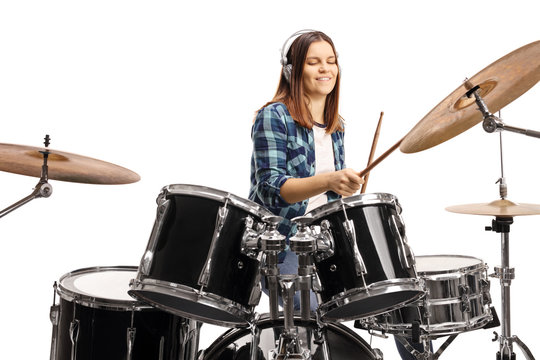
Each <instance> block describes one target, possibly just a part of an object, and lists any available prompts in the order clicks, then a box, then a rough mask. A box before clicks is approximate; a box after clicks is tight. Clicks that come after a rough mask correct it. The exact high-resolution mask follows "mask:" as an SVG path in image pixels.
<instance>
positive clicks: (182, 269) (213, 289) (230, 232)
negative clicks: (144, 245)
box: [148, 194, 260, 307]
mask: <svg viewBox="0 0 540 360" xmlns="http://www.w3.org/2000/svg"><path fill="white" fill-rule="evenodd" d="M167 199H168V200H170V201H171V204H170V206H169V209H168V212H167V214H166V217H165V219H164V223H163V228H162V231H161V234H160V236H159V239H158V242H157V247H156V249H155V252H154V258H153V261H152V266H151V267H150V272H149V273H148V277H149V278H153V279H159V280H162V281H166V282H171V283H175V284H181V285H184V286H188V287H190V288H193V289H201V285H199V283H198V280H199V275H200V274H201V272H202V270H203V267H204V265H205V262H206V259H207V256H208V253H209V250H210V245H211V242H212V237H213V234H214V229H215V225H216V224H215V223H216V217H217V213H218V210H219V207H220V206H223V205H224V204H223V202H221V201H216V200H213V199H207V198H203V197H197V196H192V195H185V194H173V195H169V196H168V197H167ZM227 208H228V214H227V218H226V220H225V224H224V225H223V229H222V230H221V232H220V236H219V239H218V241H217V244H216V245H217V248H216V253H217V254H218V255H219V256H217V257H215V258H214V259H212V273H211V276H210V278H209V282H208V285H206V286H205V287H204V291H206V292H208V293H211V294H215V295H219V296H221V297H223V298H226V299H229V300H232V301H234V302H236V303H238V304H242V305H244V306H246V307H248V306H249V303H248V301H249V297H250V295H251V291H252V289H253V287H254V286H255V285H256V281H257V279H258V278H257V273H258V271H259V262H258V261H257V260H256V259H253V258H250V257H248V256H247V255H245V254H242V253H241V251H240V240H241V239H242V234H243V232H244V229H245V225H244V220H245V219H246V217H248V216H250V215H251V214H249V213H248V212H246V211H244V210H243V209H240V208H238V207H236V206H234V205H230V204H229V205H228V206H227ZM251 216H253V215H251ZM258 220H259V221H260V219H258Z"/></svg>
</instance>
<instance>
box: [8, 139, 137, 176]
mask: <svg viewBox="0 0 540 360" xmlns="http://www.w3.org/2000/svg"><path fill="white" fill-rule="evenodd" d="M42 151H48V152H49V156H48V160H47V165H48V178H49V179H54V180H61V181H70V182H77V183H86V184H130V183H134V182H137V181H139V180H140V176H139V175H137V174H136V173H134V172H133V171H131V170H128V169H126V168H123V167H121V166H118V165H115V164H111V163H108V162H105V161H101V160H97V159H92V158H89V157H86V156H81V155H76V154H71V153H68V152H63V151H57V150H52V149H45V148H38V147H31V146H25V145H14V144H2V143H0V170H1V171H7V172H10V173H15V174H21V175H27V176H33V177H37V178H39V177H41V167H42V165H43V154H42V153H41V152H42Z"/></svg>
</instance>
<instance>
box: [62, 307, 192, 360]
mask: <svg viewBox="0 0 540 360" xmlns="http://www.w3.org/2000/svg"><path fill="white" fill-rule="evenodd" d="M73 312H75V319H77V320H79V335H78V341H77V350H76V359H77V360H118V359H125V358H126V356H127V330H128V328H129V327H131V317H132V312H131V311H127V310H112V309H103V308H93V307H89V306H85V305H81V304H77V303H75V302H73V301H67V300H65V299H61V300H60V318H59V324H58V338H57V339H58V340H57V345H56V352H57V357H56V359H57V360H70V359H71V348H72V345H71V340H70V333H69V329H70V324H71V322H72V321H73V320H74V317H73ZM133 319H134V322H133V327H134V328H135V329H136V335H135V341H134V348H133V355H132V356H133V360H137V359H138V360H147V359H157V358H158V357H159V354H160V351H161V352H163V354H164V357H163V359H170V360H172V359H178V358H179V356H180V354H181V353H182V344H181V343H180V338H181V337H180V334H181V331H182V326H183V323H184V322H185V321H186V320H185V319H182V318H181V317H178V316H175V315H172V314H169V313H166V312H163V311H160V310H157V309H153V308H149V307H148V308H144V309H139V310H136V311H135V312H134V314H133Z"/></svg>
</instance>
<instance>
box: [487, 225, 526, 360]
mask: <svg viewBox="0 0 540 360" xmlns="http://www.w3.org/2000/svg"><path fill="white" fill-rule="evenodd" d="M512 223H513V218H512V217H508V218H503V217H496V218H495V220H493V222H492V226H490V227H486V230H488V231H495V232H497V233H500V234H501V266H500V267H495V274H493V275H492V276H493V277H496V278H499V279H500V283H501V308H502V316H501V335H500V336H499V335H496V337H495V340H494V341H497V339H498V340H499V352H498V353H497V360H514V359H515V358H516V354H515V353H514V348H513V344H514V343H516V344H517V345H518V346H519V347H520V348H521V350H522V351H523V354H524V355H525V358H526V359H527V360H534V356H533V355H532V353H531V351H530V350H529V348H528V347H527V346H526V345H525V344H524V343H523V342H522V341H521V340H520V339H519V338H518V337H517V336H512V328H511V312H510V309H511V306H510V304H511V302H510V286H511V284H512V280H514V279H515V272H514V269H513V268H511V267H510V236H509V233H510V225H511V224H512Z"/></svg>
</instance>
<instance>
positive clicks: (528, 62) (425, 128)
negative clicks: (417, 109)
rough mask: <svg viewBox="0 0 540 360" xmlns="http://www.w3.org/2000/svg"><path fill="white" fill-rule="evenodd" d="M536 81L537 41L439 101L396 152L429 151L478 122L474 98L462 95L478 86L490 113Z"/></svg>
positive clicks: (539, 65) (539, 60) (539, 61)
mask: <svg viewBox="0 0 540 360" xmlns="http://www.w3.org/2000/svg"><path fill="white" fill-rule="evenodd" d="M539 80H540V41H535V42H533V43H530V44H528V45H525V46H523V47H521V48H519V49H517V50H514V51H513V52H511V53H509V54H507V55H505V56H503V57H502V58H500V59H499V60H497V61H495V62H494V63H492V64H491V65H489V66H488V67H486V68H485V69H483V70H482V71H480V72H479V73H477V74H476V75H474V76H473V77H472V78H471V79H468V80H466V81H465V82H464V83H463V84H462V85H460V86H459V87H458V88H457V89H456V90H454V92H452V93H451V94H450V95H449V96H448V97H446V98H445V99H444V100H443V101H441V102H440V103H439V104H438V105H437V106H435V108H433V110H431V111H430V112H429V113H428V114H427V115H426V116H425V117H424V118H423V119H422V120H420V122H418V123H417V124H416V126H415V127H413V129H412V130H411V131H410V132H409V133H408V134H407V135H406V136H405V137H404V139H403V141H402V143H401V145H400V150H401V151H402V152H404V153H414V152H419V151H422V150H426V149H429V148H431V147H433V146H435V145H438V144H440V143H442V142H445V141H446V140H449V139H451V138H453V137H455V136H456V135H459V134H460V133H462V132H464V131H465V130H468V129H470V128H471V127H473V126H474V125H476V124H478V123H479V122H480V121H482V119H483V117H482V113H481V112H480V111H478V109H477V106H476V103H475V98H474V96H473V97H472V98H469V97H468V96H467V95H466V94H467V92H468V91H469V90H471V89H472V88H474V87H476V86H478V87H479V90H478V94H479V95H480V96H481V97H482V98H483V100H484V102H485V103H486V105H487V107H488V109H489V110H490V112H491V113H495V112H497V111H499V110H500V109H502V108H503V107H505V106H506V105H508V104H510V103H511V102H512V101H514V100H515V99H517V98H518V97H520V96H521V95H523V94H524V93H525V92H526V91H527V90H529V89H530V88H531V87H533V86H534V85H535V84H536V83H537V82H538V81H539Z"/></svg>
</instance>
